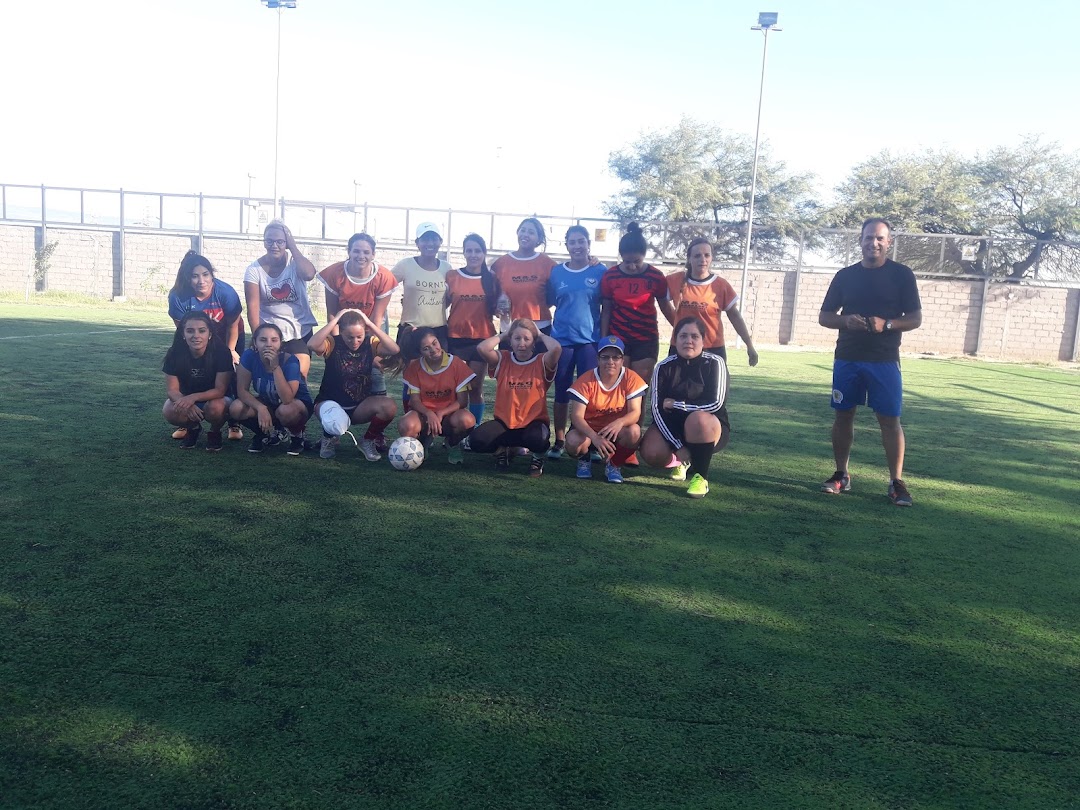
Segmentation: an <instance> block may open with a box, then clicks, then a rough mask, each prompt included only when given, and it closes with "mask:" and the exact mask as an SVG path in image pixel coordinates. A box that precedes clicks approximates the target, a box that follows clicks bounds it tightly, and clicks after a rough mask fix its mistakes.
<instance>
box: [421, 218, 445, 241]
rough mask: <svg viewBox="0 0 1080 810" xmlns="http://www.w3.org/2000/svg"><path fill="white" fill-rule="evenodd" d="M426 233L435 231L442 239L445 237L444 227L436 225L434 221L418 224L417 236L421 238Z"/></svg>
mask: <svg viewBox="0 0 1080 810" xmlns="http://www.w3.org/2000/svg"><path fill="white" fill-rule="evenodd" d="M425 233H433V234H435V235H436V236H437V237H439V238H440V239H442V238H443V235H442V228H440V227H439V226H438V225H436V224H435V223H434V222H421V223H420V224H419V225H417V226H416V238H417V239H419V238H420V237H421V236H423V235H424V234H425Z"/></svg>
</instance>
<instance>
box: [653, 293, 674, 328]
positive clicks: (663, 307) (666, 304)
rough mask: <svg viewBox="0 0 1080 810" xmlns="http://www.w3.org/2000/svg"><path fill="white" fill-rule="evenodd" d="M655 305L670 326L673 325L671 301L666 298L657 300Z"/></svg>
mask: <svg viewBox="0 0 1080 810" xmlns="http://www.w3.org/2000/svg"><path fill="white" fill-rule="evenodd" d="M656 303H657V304H659V306H660V311H661V312H662V313H664V317H665V318H667V322H668V323H669V324H671V325H672V326H674V325H675V307H673V306H672V305H671V299H670V298H668V297H667V296H665V297H663V298H659V297H658V298H657V299H656Z"/></svg>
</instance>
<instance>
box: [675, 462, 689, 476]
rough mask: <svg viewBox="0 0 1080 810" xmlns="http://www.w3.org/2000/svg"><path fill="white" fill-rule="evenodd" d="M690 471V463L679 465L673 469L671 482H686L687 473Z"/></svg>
mask: <svg viewBox="0 0 1080 810" xmlns="http://www.w3.org/2000/svg"><path fill="white" fill-rule="evenodd" d="M689 469H690V463H689V462H687V463H686V464H677V465H676V466H674V467H672V468H671V480H672V481H685V480H686V471H687V470H689Z"/></svg>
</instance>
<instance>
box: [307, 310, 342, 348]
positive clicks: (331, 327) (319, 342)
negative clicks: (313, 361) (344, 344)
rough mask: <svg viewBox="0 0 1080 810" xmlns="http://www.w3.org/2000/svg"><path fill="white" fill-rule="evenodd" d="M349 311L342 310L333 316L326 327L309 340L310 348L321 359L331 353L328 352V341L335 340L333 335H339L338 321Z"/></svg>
mask: <svg viewBox="0 0 1080 810" xmlns="http://www.w3.org/2000/svg"><path fill="white" fill-rule="evenodd" d="M329 309H330V307H329V306H327V310H329ZM348 311H349V310H347V309H340V310H338V311H337V312H335V313H334V314H333V315H331V316H330V318H329V320H327V322H326V325H325V326H323V327H322V328H321V329H319V331H318V332H316V333H315V334H314V335H312V336H311V337H310V338H309V339H308V342H307V345H308V348H309V349H311V350H312V351H313V352H315V354H317V355H319V357H326V355H328V354H329V352H328V351H326V341H327V340H331V341H332V340H333V335H336V334H337V323H338V321H340V320H341V316H342V315H344V314H345V313H346V312H348ZM328 314H329V313H328Z"/></svg>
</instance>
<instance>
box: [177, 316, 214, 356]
mask: <svg viewBox="0 0 1080 810" xmlns="http://www.w3.org/2000/svg"><path fill="white" fill-rule="evenodd" d="M192 321H202V322H203V323H205V324H206V328H207V330H208V331H209V332H210V337H209V338H208V339H207V341H206V353H207V354H210V353H211V352H213V351H214V322H213V321H212V320H210V316H209V315H207V314H206V313H205V312H203V311H202V310H199V309H193V310H191V312H185V313H184V317H182V318H181V319H180V323H178V324H177V325H176V331H175V332H174V333H173V339H172V345H171V346H170V347H169V351H168V352H166V353H165V359H166V360H167V361H168V360H174V359H175V360H180V359H187V358H188V357H190V356H191V349H189V348H188V345H187V341H185V340H184V327H185V326H187V325H188V324H189V323H191V322H192Z"/></svg>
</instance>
